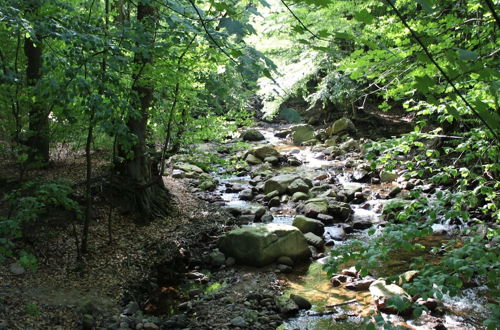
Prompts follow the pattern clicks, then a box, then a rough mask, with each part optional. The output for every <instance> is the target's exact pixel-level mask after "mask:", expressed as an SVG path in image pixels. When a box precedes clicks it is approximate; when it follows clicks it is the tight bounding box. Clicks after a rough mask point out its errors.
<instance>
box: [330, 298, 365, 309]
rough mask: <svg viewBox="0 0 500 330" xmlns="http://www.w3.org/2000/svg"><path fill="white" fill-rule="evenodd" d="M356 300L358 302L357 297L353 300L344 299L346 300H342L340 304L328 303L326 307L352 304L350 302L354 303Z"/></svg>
mask: <svg viewBox="0 0 500 330" xmlns="http://www.w3.org/2000/svg"><path fill="white" fill-rule="evenodd" d="M355 302H358V301H357V300H356V299H351V300H347V301H344V302H341V303H338V304H334V305H327V306H326V308H335V307H340V306H345V305H350V304H354V303H355Z"/></svg>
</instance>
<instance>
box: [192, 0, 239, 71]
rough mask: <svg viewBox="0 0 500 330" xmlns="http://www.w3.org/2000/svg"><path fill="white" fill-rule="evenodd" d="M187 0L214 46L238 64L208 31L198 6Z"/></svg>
mask: <svg viewBox="0 0 500 330" xmlns="http://www.w3.org/2000/svg"><path fill="white" fill-rule="evenodd" d="M188 1H189V3H190V4H191V6H193V8H194V10H195V11H196V14H197V15H198V17H199V18H200V22H201V25H202V26H203V30H205V33H206V34H207V36H208V37H209V38H210V40H212V42H213V43H214V44H215V46H217V48H219V49H220V51H221V52H222V53H224V55H226V56H227V57H228V58H229V59H230V60H231V61H232V62H234V63H235V64H239V63H238V61H236V60H235V59H234V58H233V57H232V56H231V55H230V54H229V53H228V52H227V51H226V50H225V49H224V48H222V46H221V45H219V43H218V42H217V41H216V40H215V39H214V37H213V36H212V34H210V32H208V28H207V25H206V24H205V20H204V19H203V17H201V13H200V11H199V10H198V7H196V5H195V4H194V2H193V0H188Z"/></svg>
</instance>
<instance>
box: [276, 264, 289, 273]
mask: <svg viewBox="0 0 500 330" xmlns="http://www.w3.org/2000/svg"><path fill="white" fill-rule="evenodd" d="M276 268H277V269H278V270H279V272H280V273H290V272H291V271H292V270H293V268H292V267H290V266H288V265H283V264H279V265H278V266H276Z"/></svg>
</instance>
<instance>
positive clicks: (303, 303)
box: [290, 294, 312, 309]
mask: <svg viewBox="0 0 500 330" xmlns="http://www.w3.org/2000/svg"><path fill="white" fill-rule="evenodd" d="M290 299H292V300H293V302H294V303H295V304H297V306H298V307H299V308H300V309H311V307H312V305H311V303H310V302H309V300H307V299H306V298H304V297H302V296H299V295H296V294H291V295H290Z"/></svg>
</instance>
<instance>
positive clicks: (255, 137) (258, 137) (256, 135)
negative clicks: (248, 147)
mask: <svg viewBox="0 0 500 330" xmlns="http://www.w3.org/2000/svg"><path fill="white" fill-rule="evenodd" d="M240 137H241V138H242V139H243V141H262V140H265V139H266V138H265V137H264V135H262V133H261V132H259V131H258V130H256V129H253V128H251V129H248V130H246V131H244V132H243V133H241V135H240Z"/></svg>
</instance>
